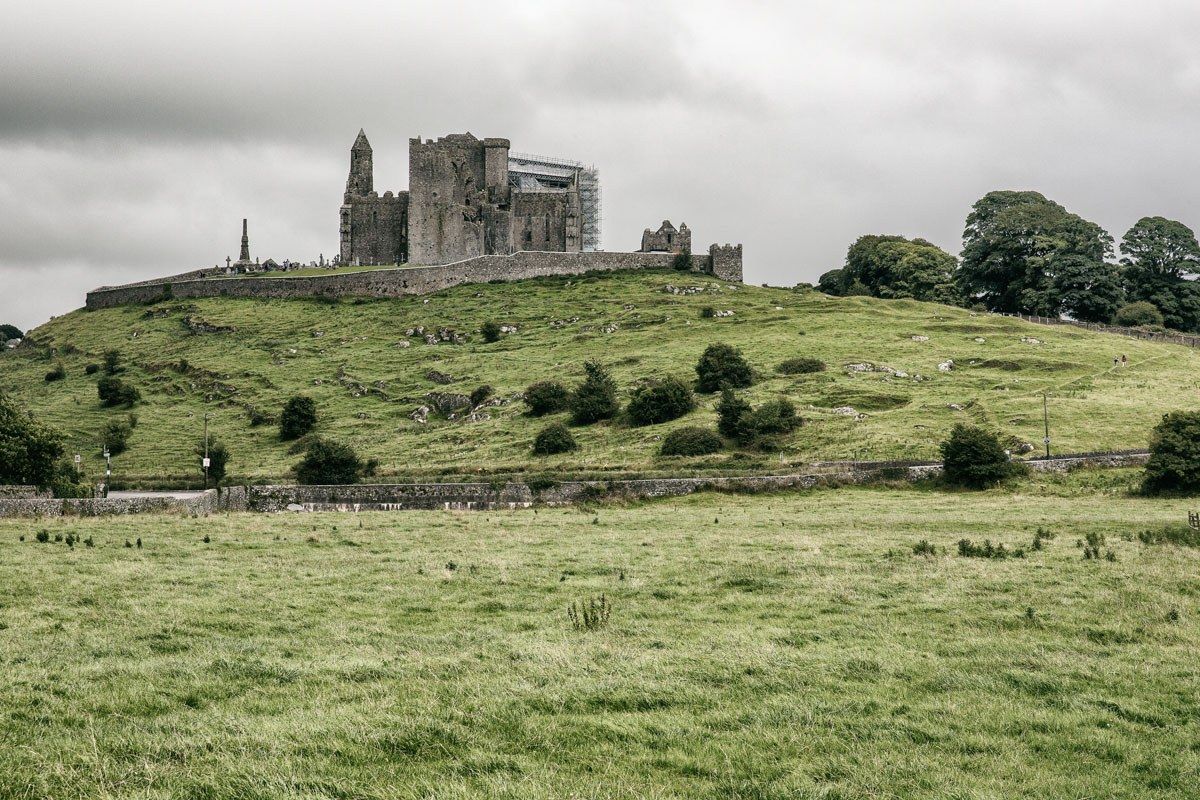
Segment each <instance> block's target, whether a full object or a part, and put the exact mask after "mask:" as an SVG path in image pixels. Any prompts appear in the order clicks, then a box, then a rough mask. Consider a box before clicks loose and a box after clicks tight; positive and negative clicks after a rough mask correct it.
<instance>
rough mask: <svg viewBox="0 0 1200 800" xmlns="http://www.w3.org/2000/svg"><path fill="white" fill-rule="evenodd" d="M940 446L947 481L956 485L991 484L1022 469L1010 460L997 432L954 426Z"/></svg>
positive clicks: (976, 485)
mask: <svg viewBox="0 0 1200 800" xmlns="http://www.w3.org/2000/svg"><path fill="white" fill-rule="evenodd" d="M940 449H941V452H942V462H943V474H944V476H945V479H946V482H947V483H950V484H952V485H955V486H967V487H970V488H974V489H980V488H983V487H985V486H992V485H994V484H996V483H999V482H1000V481H1002V480H1004V479H1005V478H1008V477H1010V476H1012V475H1015V474H1017V473H1018V472H1019V471H1020V469H1021V465H1020V464H1017V463H1014V462H1013V461H1011V460H1010V459H1009V457H1008V453H1006V452H1004V447H1003V446H1002V445H1001V444H1000V439H999V438H998V437H997V436H996V434H994V433H992V432H990V431H985V430H984V429H982V428H976V427H974V426H971V425H962V424H959V425H955V426H954V429H953V430H952V431H951V432H950V438H949V439H947V440H946V441H944V442H942V444H941V448H940Z"/></svg>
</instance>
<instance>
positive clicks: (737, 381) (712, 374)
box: [696, 343, 754, 394]
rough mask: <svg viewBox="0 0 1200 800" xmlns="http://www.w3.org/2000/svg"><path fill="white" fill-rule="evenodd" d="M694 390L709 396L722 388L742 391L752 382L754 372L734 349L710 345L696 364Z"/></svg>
mask: <svg viewBox="0 0 1200 800" xmlns="http://www.w3.org/2000/svg"><path fill="white" fill-rule="evenodd" d="M696 375H697V380H696V389H697V391H700V392H704V393H705V394H710V393H712V392H716V391H720V389H721V387H723V386H726V385H728V386H730V387H732V388H734V389H743V388H745V387H747V386H749V385H750V384H752V383H753V382H754V371H753V370H752V369H750V365H749V364H748V363H746V359H745V358H743V357H742V352H741V351H740V350H738V349H737V348H736V347H733V346H731V345H728V344H724V343H717V344H710V345H709V346H708V347H707V348H705V350H704V354H703V355H701V356H700V360H699V361H698V362H696Z"/></svg>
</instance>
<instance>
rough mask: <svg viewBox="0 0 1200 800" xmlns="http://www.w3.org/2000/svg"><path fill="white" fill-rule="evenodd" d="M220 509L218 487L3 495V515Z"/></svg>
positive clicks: (0, 504)
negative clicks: (175, 493) (158, 493)
mask: <svg viewBox="0 0 1200 800" xmlns="http://www.w3.org/2000/svg"><path fill="white" fill-rule="evenodd" d="M217 510H219V503H218V497H217V491H216V490H215V489H209V490H208V491H206V492H204V493H203V494H202V495H200V496H199V497H195V498H190V499H180V498H176V497H121V498H108V497H100V498H69V499H56V498H46V497H39V498H26V499H0V518H2V517H109V516H123V515H127V514H171V513H175V514H198V515H207V514H211V513H213V512H214V511H217Z"/></svg>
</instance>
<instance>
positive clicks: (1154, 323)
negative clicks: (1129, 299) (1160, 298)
mask: <svg viewBox="0 0 1200 800" xmlns="http://www.w3.org/2000/svg"><path fill="white" fill-rule="evenodd" d="M1113 324H1114V325H1123V326H1125V327H1127V328H1137V327H1140V326H1151V327H1158V328H1161V327H1162V325H1163V315H1162V312H1161V311H1159V310H1158V308H1157V307H1156V306H1155V305H1154V304H1153V303H1150V302H1147V301H1145V300H1138V301H1137V302H1136V303H1127V304H1125V305H1123V306H1121V307H1120V308H1119V309H1117V313H1116V314H1114V315H1113Z"/></svg>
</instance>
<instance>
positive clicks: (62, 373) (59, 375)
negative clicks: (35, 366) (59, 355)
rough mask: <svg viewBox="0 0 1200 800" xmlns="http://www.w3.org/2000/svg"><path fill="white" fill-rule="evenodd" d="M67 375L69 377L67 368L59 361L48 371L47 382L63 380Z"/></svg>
mask: <svg viewBox="0 0 1200 800" xmlns="http://www.w3.org/2000/svg"><path fill="white" fill-rule="evenodd" d="M65 377H67V368H66V367H64V366H63V365H62V362H61V361H59V362H57V363H56V364H55V365H54V368H53V369H51V370H50V371H49V372H47V373H46V383H53V382H54V381H61V380H62V379H63V378H65Z"/></svg>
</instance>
